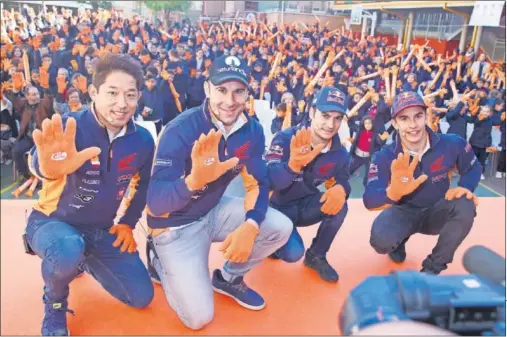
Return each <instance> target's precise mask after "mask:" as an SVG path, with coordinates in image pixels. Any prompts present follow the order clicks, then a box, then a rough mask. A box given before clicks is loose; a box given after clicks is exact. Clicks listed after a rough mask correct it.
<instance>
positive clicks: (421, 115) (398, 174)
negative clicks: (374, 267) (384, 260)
mask: <svg viewBox="0 0 507 337" xmlns="http://www.w3.org/2000/svg"><path fill="white" fill-rule="evenodd" d="M426 109H427V107H426V105H425V104H424V101H423V99H422V97H421V96H419V95H418V94H416V93H414V92H405V93H401V94H399V95H398V96H396V97H395V99H394V102H393V105H392V110H391V116H392V124H393V126H394V128H395V129H396V130H397V131H398V132H397V134H398V135H397V137H396V140H395V141H394V142H393V143H392V144H389V145H384V147H382V149H381V150H380V151H378V152H376V153H375V154H374V155H373V158H372V163H371V164H370V168H369V171H368V183H367V185H366V190H365V192H364V195H363V202H364V204H365V206H366V208H368V209H370V210H373V209H379V208H385V207H387V208H386V209H384V210H383V211H382V213H380V215H379V216H378V217H377V218H376V219H375V221H374V222H373V226H372V229H371V237H370V244H371V246H372V247H373V248H374V249H375V250H376V251H377V253H379V254H389V257H390V258H391V260H393V261H394V262H397V263H401V262H403V261H404V260H405V258H406V252H405V243H406V242H407V240H408V239H409V238H410V236H412V235H413V234H416V233H421V234H426V235H439V238H438V241H437V245H436V246H435V248H434V249H433V251H432V252H431V254H430V255H429V256H428V257H427V258H426V259H425V260H424V261H423V263H422V267H423V268H422V270H421V271H423V272H426V273H431V274H439V273H440V272H441V271H443V270H445V269H446V268H447V264H448V263H451V262H452V259H453V256H454V252H455V251H456V249H457V248H458V247H459V245H460V244H461V242H463V240H464V239H465V237H466V236H467V235H468V233H469V232H470V229H471V228H472V225H473V222H474V218H475V215H476V212H475V208H476V206H477V203H478V201H477V197H476V196H475V195H474V194H473V192H474V190H475V189H476V187H477V185H478V184H479V180H480V177H481V165H480V164H479V162H478V160H477V158H476V157H475V154H474V152H473V151H472V147H471V146H470V144H467V142H466V141H465V140H464V139H463V138H461V137H459V136H456V135H452V134H436V133H434V132H433V131H432V130H431V129H430V128H429V127H428V126H426ZM453 169H456V170H457V171H458V173H459V174H460V176H461V177H460V179H459V181H458V187H455V188H449V187H450V178H449V177H450V174H451V171H452V170H453Z"/></svg>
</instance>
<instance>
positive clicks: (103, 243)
mask: <svg viewBox="0 0 507 337" xmlns="http://www.w3.org/2000/svg"><path fill="white" fill-rule="evenodd" d="M26 234H27V240H28V243H29V244H30V247H31V248H32V249H33V250H34V252H35V253H36V254H37V255H38V256H39V257H40V258H41V259H42V268H41V269H42V278H43V279H44V285H45V288H44V295H45V297H46V298H47V299H48V300H49V301H50V302H62V301H64V300H66V299H67V297H68V296H69V283H70V282H71V281H72V280H73V279H74V277H75V276H76V274H77V267H78V266H79V265H80V264H82V266H83V269H85V270H86V271H87V272H88V273H90V274H91V275H92V276H93V277H94V278H95V279H96V280H97V281H99V283H100V284H101V285H102V286H103V287H104V289H105V290H106V291H107V292H109V293H110V294H111V295H113V296H114V297H115V298H117V299H119V300H120V301H121V302H123V303H125V304H127V305H129V306H132V307H136V308H143V307H145V306H147V305H148V304H150V302H151V300H152V299H153V284H152V282H151V279H150V277H149V275H148V271H147V270H146V267H145V266H144V264H143V262H142V261H141V259H140V258H139V253H138V252H135V253H133V254H129V253H127V252H126V253H122V252H121V251H120V247H117V248H115V247H113V246H112V244H113V242H114V241H115V240H116V238H117V237H116V235H112V234H109V231H108V229H107V228H90V227H83V226H73V225H70V224H67V223H65V222H62V221H59V220H55V219H48V220H35V221H30V222H29V223H28V225H27V228H26Z"/></svg>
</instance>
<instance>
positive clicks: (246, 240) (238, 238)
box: [219, 222, 259, 263]
mask: <svg viewBox="0 0 507 337" xmlns="http://www.w3.org/2000/svg"><path fill="white" fill-rule="evenodd" d="M257 234H259V228H257V226H255V225H254V224H251V223H249V222H244V223H243V224H242V225H241V226H239V227H238V228H236V229H235V230H234V231H233V232H231V233H230V234H229V235H227V237H226V238H225V240H224V241H223V242H222V244H221V245H220V248H219V251H221V252H222V254H223V255H224V258H225V259H227V260H228V261H231V262H234V263H243V262H246V261H247V260H248V258H249V257H250V254H251V253H252V249H253V246H254V243H255V238H257Z"/></svg>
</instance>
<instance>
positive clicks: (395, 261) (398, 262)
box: [389, 256, 407, 264]
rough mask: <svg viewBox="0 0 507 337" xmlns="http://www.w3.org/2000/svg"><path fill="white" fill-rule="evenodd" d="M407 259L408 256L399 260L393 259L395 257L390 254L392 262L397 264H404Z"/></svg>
mask: <svg viewBox="0 0 507 337" xmlns="http://www.w3.org/2000/svg"><path fill="white" fill-rule="evenodd" d="M406 259H407V258H404V259H403V260H401V261H398V260H395V259H393V258H391V257H390V256H389V260H391V261H392V262H394V263H396V264H402V263H403V262H405V260H406Z"/></svg>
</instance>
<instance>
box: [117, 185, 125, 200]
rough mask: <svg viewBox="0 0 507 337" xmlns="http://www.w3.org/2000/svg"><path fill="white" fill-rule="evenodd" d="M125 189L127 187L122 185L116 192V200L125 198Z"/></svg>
mask: <svg viewBox="0 0 507 337" xmlns="http://www.w3.org/2000/svg"><path fill="white" fill-rule="evenodd" d="M125 190H126V188H125V187H122V188H120V189H119V190H118V192H116V200H121V199H123V196H124V195H125Z"/></svg>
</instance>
